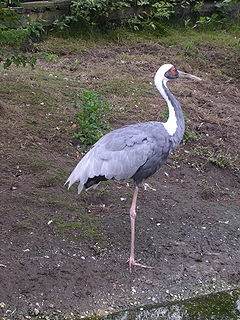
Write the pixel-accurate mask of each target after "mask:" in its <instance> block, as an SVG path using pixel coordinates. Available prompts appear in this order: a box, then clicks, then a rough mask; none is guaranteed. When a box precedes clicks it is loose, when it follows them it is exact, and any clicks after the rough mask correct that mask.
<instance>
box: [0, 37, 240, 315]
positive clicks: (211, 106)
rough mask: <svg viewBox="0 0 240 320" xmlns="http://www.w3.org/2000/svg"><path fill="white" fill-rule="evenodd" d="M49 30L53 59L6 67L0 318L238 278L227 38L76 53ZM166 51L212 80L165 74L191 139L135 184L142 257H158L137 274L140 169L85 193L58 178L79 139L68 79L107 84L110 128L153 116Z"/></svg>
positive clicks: (123, 304) (232, 72)
mask: <svg viewBox="0 0 240 320" xmlns="http://www.w3.org/2000/svg"><path fill="white" fill-rule="evenodd" d="M49 41H50V44H49V42H48V43H47V44H45V46H46V47H47V48H48V50H49V51H50V50H52V52H53V53H57V54H58V59H57V61H55V62H54V61H45V60H40V61H39V62H38V64H37V66H36V68H35V70H31V69H24V68H18V69H14V68H13V69H11V70H7V71H4V70H3V69H2V70H1V74H2V75H1V80H0V81H1V88H0V93H1V95H0V102H1V105H0V114H1V128H0V132H1V141H0V146H1V149H0V156H1V162H0V168H1V169H0V177H1V182H0V203H1V215H0V228H1V241H0V283H1V285H0V317H2V319H33V318H34V317H36V318H38V319H59V320H60V319H76V318H80V317H81V318H84V317H90V316H104V315H106V314H108V313H111V312H114V311H118V310H124V309H127V308H135V307H137V306H141V305H152V304H157V303H163V302H167V301H176V300H181V299H186V298H191V297H195V296H199V295H202V294H208V293H212V292H219V291H223V290H227V289H230V288H236V287H238V286H239V280H240V274H239V257H240V250H239V248H240V246H239V232H240V228H239V213H240V210H239V205H240V201H239V199H240V198H239V186H240V179H239V169H238V168H239V162H238V161H237V160H236V159H235V156H237V154H238V153H239V145H240V141H239V125H240V108H239V106H240V91H239V84H240V83H239V77H237V74H239V70H238V68H239V64H235V65H234V64H233V63H232V61H233V60H231V61H230V60H229V59H226V57H228V54H229V50H230V48H229V47H227V45H226V46H225V47H221V46H210V45H209V44H202V45H201V46H200V45H199V46H198V53H197V54H196V53H195V54H192V53H186V52H185V51H184V48H183V47H182V46H181V45H179V44H175V45H174V46H170V45H168V44H167V43H164V42H161V41H160V40H155V41H148V40H143V39H140V40H138V41H136V42H134V43H116V44H114V43H104V42H97V43H96V44H94V45H93V44H91V46H90V45H89V46H87V44H86V43H85V44H84V46H85V47H84V48H83V49H81V50H80V51H79V52H77V51H76V50H75V51H74V49H70V48H69V47H64V48H62V47H61V46H60V43H57V45H56V47H55V48H54V41H55V40H54V39H52V40H49ZM51 41H52V47H51ZM56 41H57V40H56ZM58 41H59V40H58ZM72 45H73V44H72ZM81 45H82V44H81V43H80V41H79V46H81ZM49 48H51V49H49ZM54 50H55V51H54ZM71 50H72V51H71ZM234 50H235V49H234V48H231V55H232V56H234V55H235V59H236V60H237V59H239V51H238V52H237V49H236V50H235V51H234ZM203 55H204V57H205V58H202V57H203ZM168 61H170V62H173V63H174V64H176V66H177V67H179V69H180V70H183V71H186V72H189V73H192V74H194V75H196V76H198V77H202V78H203V79H204V81H203V82H193V81H188V80H184V81H181V80H177V81H175V82H173V83H170V84H169V88H170V90H171V91H172V92H173V93H174V95H175V96H176V97H177V99H178V100H179V101H180V103H181V105H182V106H183V109H184V112H185V114H186V118H187V119H190V120H191V121H190V124H189V125H188V126H187V130H188V138H186V141H185V144H181V145H180V146H179V149H178V151H177V152H175V153H174V154H173V155H171V156H170V157H169V159H168V161H167V164H166V165H165V166H164V167H163V168H161V169H160V170H159V171H158V172H157V173H156V174H155V175H154V176H152V177H151V178H149V179H148V181H146V182H147V183H148V185H145V187H144V188H142V189H141V190H140V192H139V196H138V203H137V204H138V209H137V219H136V258H137V259H141V261H142V263H145V264H147V265H150V266H152V267H154V268H153V269H142V268H137V267H134V268H133V272H132V274H130V273H129V268H128V263H127V260H128V258H129V250H130V221H129V215H128V211H129V208H130V205H131V198H132V195H133V185H132V182H131V181H124V182H122V183H114V182H112V181H108V182H106V183H102V184H101V186H100V187H99V188H98V189H97V190H96V191H92V190H90V191H89V192H87V193H82V194H81V195H80V196H78V195H77V190H76V186H73V187H72V188H71V189H70V190H67V188H66V187H64V185H63V184H64V182H65V181H66V179H67V177H68V175H69V174H70V172H71V170H72V169H73V168H74V166H75V165H76V164H77V162H78V159H79V157H81V151H82V150H83V149H82V148H81V146H80V148H79V142H77V141H75V140H74V139H72V138H71V135H72V133H73V131H74V128H73V127H74V126H73V127H72V123H71V121H70V120H71V119H73V115H74V112H75V108H74V106H73V105H72V104H71V103H70V101H69V99H70V92H72V91H74V90H77V89H78V88H79V87H85V88H88V89H93V88H94V89H96V91H97V92H101V93H103V94H104V95H105V96H106V97H107V99H108V100H111V101H112V102H113V105H114V109H113V120H112V122H111V124H112V126H113V127H114V128H117V127H120V126H122V125H124V124H127V123H132V122H136V121H146V120H157V119H159V112H160V114H161V112H162V114H163V113H164V111H165V103H164V101H163V100H162V99H161V97H160V96H159V93H158V92H157V90H156V89H155V88H154V86H153V85H152V82H153V76H154V73H155V71H156V69H157V68H158V67H159V66H160V65H161V64H162V63H165V62H168ZM223 66H224V67H223ZM223 68H224V70H222V69H223ZM210 154H211V155H212V158H211V157H210ZM219 154H221V155H223V156H217V155H219ZM76 155H77V156H76ZM214 157H215V158H214ZM210 158H211V159H212V160H211V159H210ZM234 159H235V160H234Z"/></svg>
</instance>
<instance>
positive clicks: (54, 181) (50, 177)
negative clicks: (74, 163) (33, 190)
mask: <svg viewBox="0 0 240 320" xmlns="http://www.w3.org/2000/svg"><path fill="white" fill-rule="evenodd" d="M63 175H64V171H63V170H60V169H59V170H56V172H54V173H52V174H47V175H46V176H44V177H43V178H42V179H40V182H39V187H40V188H46V187H57V186H60V185H61V184H63Z"/></svg>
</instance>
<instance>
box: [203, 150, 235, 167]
mask: <svg viewBox="0 0 240 320" xmlns="http://www.w3.org/2000/svg"><path fill="white" fill-rule="evenodd" d="M207 160H208V161H209V162H211V163H213V164H215V165H216V166H217V167H219V168H230V169H233V170H236V171H237V172H239V171H240V167H239V166H237V165H239V159H238V155H236V156H235V157H233V156H232V155H231V153H226V152H224V151H223V150H218V151H213V150H209V151H208V158H207Z"/></svg>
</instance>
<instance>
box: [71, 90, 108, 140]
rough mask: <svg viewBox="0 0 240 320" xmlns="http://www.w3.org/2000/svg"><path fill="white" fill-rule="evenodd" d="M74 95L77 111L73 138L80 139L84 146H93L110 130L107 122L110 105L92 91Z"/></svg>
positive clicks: (83, 91) (82, 91)
mask: <svg viewBox="0 0 240 320" xmlns="http://www.w3.org/2000/svg"><path fill="white" fill-rule="evenodd" d="M74 95H75V97H76V101H75V105H76V107H77V109H78V111H77V112H76V114H75V118H74V124H75V126H76V132H75V133H74V135H73V137H74V138H78V139H80V141H81V142H82V143H83V144H84V145H85V146H87V145H91V144H94V143H95V142H96V141H97V140H98V139H99V138H100V137H101V136H102V135H103V134H105V133H106V132H107V131H109V130H110V129H111V126H110V124H109V122H108V120H109V119H110V118H111V117H110V114H109V111H110V110H111V108H112V105H111V104H110V103H108V102H107V101H106V100H104V97H103V96H101V95H99V94H97V93H95V92H94V91H92V90H91V91H89V90H85V89H82V90H81V94H77V93H76V94H74Z"/></svg>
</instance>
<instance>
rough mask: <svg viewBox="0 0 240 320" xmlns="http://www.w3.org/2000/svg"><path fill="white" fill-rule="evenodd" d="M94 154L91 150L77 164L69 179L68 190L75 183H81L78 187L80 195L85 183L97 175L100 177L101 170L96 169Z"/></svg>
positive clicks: (67, 182)
mask: <svg viewBox="0 0 240 320" xmlns="http://www.w3.org/2000/svg"><path fill="white" fill-rule="evenodd" d="M94 163H95V161H94V152H93V150H92V149H91V150H90V151H89V152H88V153H87V154H86V155H85V156H84V157H83V158H82V160H80V162H79V163H78V164H77V166H76V167H75V169H74V170H73V172H72V173H71V174H70V176H69V177H68V179H67V181H66V182H65V185H66V184H68V189H69V188H70V187H71V186H72V185H73V184H74V183H75V182H79V185H78V194H80V193H81V191H82V189H83V187H84V185H85V183H86V182H87V181H88V179H89V178H93V177H94V176H95V175H98V174H99V173H98V172H99V169H100V168H97V169H96V168H95V167H94Z"/></svg>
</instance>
